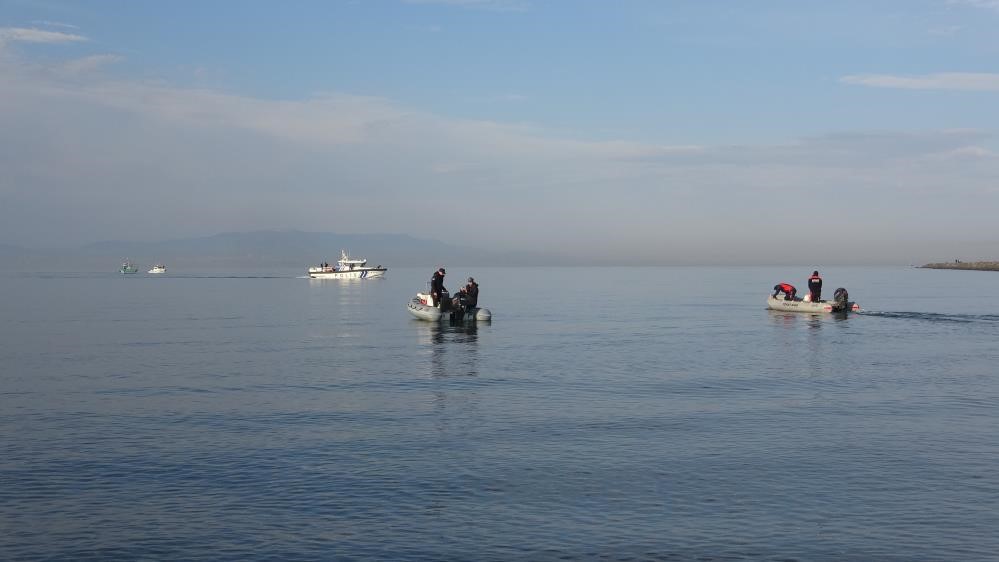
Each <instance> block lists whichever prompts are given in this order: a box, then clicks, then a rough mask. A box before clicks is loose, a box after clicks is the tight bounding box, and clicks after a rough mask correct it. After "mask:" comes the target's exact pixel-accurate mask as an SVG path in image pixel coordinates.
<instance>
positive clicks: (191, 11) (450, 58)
mask: <svg viewBox="0 0 999 562" xmlns="http://www.w3.org/2000/svg"><path fill="white" fill-rule="evenodd" d="M997 32H999V1H996V0H910V1H882V2H859V1H858V2H855V1H843V2H818V1H815V2H809V1H806V2H801V1H796V2H795V1H772V2H734V1H733V2H720V1H719V2H693V1H691V2H669V1H622V2H603V1H600V2H598V1H585V0H582V1H568V0H565V1H551V2H546V1H538V0H422V1H416V0H414V1H403V0H382V1H378V0H374V1H356V2H355V1H342V2H337V1H321V2H320V1H317V2H294V3H288V4H284V3H264V2H235V1H231V2H227V1H218V2H167V3H153V2H130V1H115V2H106V1H96V0H95V1H89V2H75V1H71V2H70V1H68V2H62V1H53V0H45V1H35V2H27V1H17V0H0V166H2V168H0V169H2V170H3V172H4V173H3V174H0V243H11V244H20V245H26V246H52V245H71V244H75V243H81V242H89V241H94V240H100V239H122V238H124V239H148V240H154V239H161V238H172V237H184V236H188V235H191V236H195V235H204V234H212V233H216V232H220V231H233V230H255V229H287V228H295V229H301V230H316V231H334V232H352V233H355V232H357V233H360V232H403V233H408V234H412V235H416V236H425V237H432V238H438V239H442V240H445V241H450V242H458V241H460V242H462V243H466V244H469V245H478V246H482V247H488V248H495V249H505V250H518V249H537V250H545V251H558V252H562V253H567V254H572V255H592V256H594V257H597V258H599V257H600V256H610V255H614V256H622V257H624V258H626V259H629V260H632V261H634V262H635V263H754V262H759V261H767V260H774V261H779V262H787V261H796V262H798V263H814V262H815V260H814V259H813V258H812V256H813V255H814V254H815V253H816V252H817V251H818V252H822V254H823V255H825V256H826V259H828V260H830V261H832V262H839V263H907V262H909V261H913V260H916V261H921V260H933V259H950V258H953V257H962V258H965V259H975V258H988V257H990V258H999V256H997V255H996V254H999V226H997V223H999V221H996V220H995V219H994V216H995V214H996V212H995V211H996V209H997V204H999V142H997V139H996V136H995V135H996V131H997V130H999V111H996V109H995V108H996V107H997V105H999V33H997ZM775 248H780V256H775V255H774V249H775Z"/></svg>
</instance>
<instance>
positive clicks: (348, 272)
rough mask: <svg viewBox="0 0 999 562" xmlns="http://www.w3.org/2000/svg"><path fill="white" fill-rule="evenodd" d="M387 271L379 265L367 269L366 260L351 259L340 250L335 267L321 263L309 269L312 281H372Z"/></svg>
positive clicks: (344, 251)
mask: <svg viewBox="0 0 999 562" xmlns="http://www.w3.org/2000/svg"><path fill="white" fill-rule="evenodd" d="M386 271H388V269H387V268H384V267H382V266H380V265H377V266H375V267H368V260H366V259H364V258H352V257H350V255H348V253H347V251H346V250H340V259H339V260H337V262H336V265H330V264H328V263H321V264H319V265H317V266H313V267H310V268H309V277H310V278H312V279H373V278H375V277H382V276H384V275H385V272H386Z"/></svg>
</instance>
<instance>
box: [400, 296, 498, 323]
mask: <svg viewBox="0 0 999 562" xmlns="http://www.w3.org/2000/svg"><path fill="white" fill-rule="evenodd" d="M406 310H408V311H409V313H410V314H412V315H413V316H415V317H417V318H419V319H420V320H427V321H428V322H438V321H440V320H443V319H444V318H447V319H449V320H452V321H454V322H462V321H470V320H478V321H481V322H489V321H491V320H492V319H493V315H492V313H491V312H489V309H488V308H479V307H477V306H476V307H472V308H467V309H464V310H462V309H461V308H456V307H454V306H453V305H452V303H451V297H450V295H448V293H447V291H445V292H444V294H442V295H441V306H434V299H433V297H432V296H430V294H429V293H416V296H415V297H413V300H411V301H409V304H407V305H406Z"/></svg>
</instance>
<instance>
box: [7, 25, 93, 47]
mask: <svg viewBox="0 0 999 562" xmlns="http://www.w3.org/2000/svg"><path fill="white" fill-rule="evenodd" d="M86 40H87V38H86V37H84V36H82V35H77V34H75V33H63V32H61V31H47V30H44V29H35V28H28V27H0V43H15V42H19V43H73V42H77V41H86Z"/></svg>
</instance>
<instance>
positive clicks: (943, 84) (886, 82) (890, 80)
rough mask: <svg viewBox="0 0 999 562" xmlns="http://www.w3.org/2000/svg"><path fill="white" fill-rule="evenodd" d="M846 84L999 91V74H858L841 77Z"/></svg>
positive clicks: (910, 88) (841, 80)
mask: <svg viewBox="0 0 999 562" xmlns="http://www.w3.org/2000/svg"><path fill="white" fill-rule="evenodd" d="M840 82H843V83H844V84H856V85H859V86H870V87H872V88H896V89H902V90H957V91H967V92H999V74H988V73H978V72H944V73H939V74H924V75H921V76H896V75H891V74H856V75H851V76H844V77H842V78H840Z"/></svg>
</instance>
